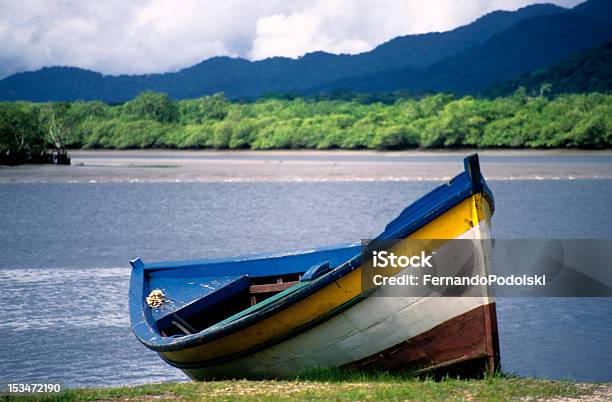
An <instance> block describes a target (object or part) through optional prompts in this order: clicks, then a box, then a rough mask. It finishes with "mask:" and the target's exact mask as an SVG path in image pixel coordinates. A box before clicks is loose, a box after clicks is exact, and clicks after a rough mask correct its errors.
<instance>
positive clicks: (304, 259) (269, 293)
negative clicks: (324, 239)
mask: <svg viewBox="0 0 612 402" xmlns="http://www.w3.org/2000/svg"><path fill="white" fill-rule="evenodd" d="M360 252H361V246H360V245H359V244H353V245H349V246H342V247H337V248H328V249H322V250H311V251H304V252H298V253H291V254H282V255H262V256H255V257H247V258H244V259H237V260H233V261H227V260H225V261H200V262H197V261H190V262H189V263H185V264H180V263H178V264H176V263H174V264H173V265H164V264H163V263H162V264H147V266H146V268H145V270H144V271H145V272H144V276H145V278H144V281H145V284H144V285H145V289H144V290H145V295H146V294H149V292H150V291H152V290H155V289H160V290H161V291H162V292H163V294H164V302H163V303H162V304H161V306H159V307H157V308H154V309H151V314H152V319H153V321H154V322H155V324H156V326H157V332H158V333H159V334H160V335H162V336H164V337H181V336H184V335H190V334H194V333H197V332H200V331H202V330H203V329H206V328H209V327H211V326H213V325H223V324H226V323H228V322H231V321H233V320H237V319H239V318H240V317H242V316H244V315H247V314H250V313H252V312H253V311H254V310H258V309H262V308H265V306H266V305H268V304H270V303H271V302H273V301H274V300H276V299H278V298H280V297H284V296H286V295H287V294H289V293H292V292H293V291H295V290H297V289H299V288H300V287H301V286H303V285H304V284H306V283H307V282H309V281H311V280H313V279H316V278H318V277H319V276H321V275H324V274H325V273H327V272H329V271H331V270H332V269H333V268H335V267H337V266H339V265H340V264H342V263H344V262H346V261H347V260H349V259H351V258H353V257H355V256H356V255H359V253H360Z"/></svg>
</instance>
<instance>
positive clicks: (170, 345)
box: [130, 156, 499, 380]
mask: <svg viewBox="0 0 612 402" xmlns="http://www.w3.org/2000/svg"><path fill="white" fill-rule="evenodd" d="M493 209H494V205H493V197H492V194H491V192H490V190H489V189H488V187H487V186H486V183H485V182H484V180H483V179H482V177H481V175H480V171H479V166H478V158H477V157H476V156H472V157H469V158H467V159H466V160H465V172H464V173H462V174H460V175H458V176H457V177H455V178H454V179H453V180H451V181H450V182H448V183H446V184H444V185H441V186H439V187H437V188H436V189H434V190H433V191H431V192H430V193H429V194H427V195H425V196H424V197H422V198H420V199H419V200H418V201H416V202H415V203H413V204H411V205H410V206H408V207H407V208H406V209H404V211H402V212H401V213H400V215H399V216H398V217H397V218H396V219H394V220H393V221H391V222H390V223H389V224H388V225H387V226H386V227H385V230H384V232H383V233H381V234H380V235H379V236H378V237H377V238H376V239H375V240H381V241H383V242H389V243H385V244H390V245H391V249H390V250H391V251H393V250H395V249H397V250H402V251H404V252H406V253H410V254H405V255H412V256H414V255H416V254H415V252H417V248H418V246H415V244H421V246H422V245H423V241H425V242H429V243H428V244H430V246H431V245H433V247H434V250H435V251H436V252H438V254H437V256H440V255H441V254H440V253H439V252H440V251H443V250H453V244H456V243H453V242H452V240H453V239H466V240H470V241H471V242H470V244H473V245H474V246H475V247H474V248H473V250H472V252H471V253H470V254H469V258H467V259H465V260H461V261H463V262H462V263H459V260H458V259H457V258H459V256H458V255H457V254H452V253H451V254H450V255H451V257H453V258H454V259H453V260H447V262H445V263H443V265H440V268H453V269H454V268H457V269H460V270H463V269H467V268H469V270H470V271H471V272H472V273H476V274H479V275H487V274H488V273H489V256H488V247H489V242H488V241H487V239H490V221H491V215H492V212H493ZM414 241H416V243H414ZM430 241H432V242H430ZM419 242H420V243H419ZM359 249H360V247H359V246H357V245H352V246H348V247H341V248H335V249H321V250H310V251H306V252H302V253H290V254H285V255H270V256H263V257H257V258H237V259H234V260H225V261H220V262H219V261H191V262H179V263H176V264H164V263H153V264H144V263H143V262H142V261H140V260H139V259H137V260H133V261H132V266H133V270H132V278H131V284H130V314H131V315H130V319H131V322H132V329H133V330H134V333H135V334H136V336H137V337H138V339H139V340H140V341H141V342H142V343H143V344H144V345H145V346H147V347H148V348H150V349H152V350H155V351H157V352H158V353H159V355H160V356H161V358H162V359H163V360H165V361H166V362H167V363H168V364H170V365H172V366H175V367H177V368H180V369H181V370H183V371H184V372H185V373H186V374H187V375H189V376H190V377H191V378H193V379H196V380H210V379H220V378H270V377H274V378H281V377H291V376H295V375H298V374H300V373H302V372H304V371H307V370H310V369H320V368H331V367H353V368H363V369H382V370H412V371H426V370H439V369H451V370H449V371H453V370H454V369H456V368H458V367H463V366H466V365H467V366H469V367H470V372H469V374H470V375H474V374H476V375H478V374H482V373H483V372H485V371H487V372H489V373H492V372H493V371H494V370H495V369H496V368H497V365H498V364H499V346H498V340H497V321H496V314H495V300H494V299H493V298H492V297H491V296H490V295H489V290H488V289H487V288H482V287H481V288H479V289H476V291H475V292H470V293H469V297H467V296H466V297H459V296H458V294H457V293H454V294H452V295H451V296H452V297H451V296H446V295H444V296H443V295H438V296H433V293H432V292H431V289H417V290H415V289H409V291H408V292H407V293H402V292H400V293H399V294H398V293H397V292H390V293H389V292H387V290H388V287H384V286H383V287H376V286H372V285H371V284H370V286H367V284H368V283H369V282H368V275H369V274H370V273H372V272H373V271H372V268H373V266H372V264H373V260H372V258H370V257H371V256H369V255H366V254H363V255H362V254H360V253H359ZM422 252H423V248H420V251H418V253H422ZM355 254H356V255H355ZM421 258H423V257H421ZM448 261H451V262H448ZM313 263H314V264H315V265H312V264H313ZM332 267H333V268H332ZM409 269H410V268H405V269H403V270H399V272H397V271H398V270H395V271H393V272H392V273H391V275H398V276H399V275H405V274H406V273H407V272H408V270H409ZM296 273H301V274H303V278H302V279H299V278H298V277H297V276H296V277H295V279H292V280H293V282H291V283H290V284H289V285H288V287H285V289H284V290H282V291H280V293H277V294H275V295H273V296H271V297H268V298H266V299H263V300H257V299H255V300H253V298H251V305H250V307H247V308H244V307H241V306H242V304H240V305H239V306H240V309H239V310H231V309H232V304H231V303H225V302H227V301H228V300H230V299H229V298H228V297H229V296H228V293H229V290H228V289H229V288H230V287H232V286H233V285H232V286H229V285H227V286H225V285H221V287H220V288H218V290H215V291H214V292H213V291H208V290H207V291H206V292H204V291H202V289H200V288H202V287H211V286H210V285H211V284H214V283H215V282H214V281H212V279H211V278H224V279H223V280H224V281H225V282H223V281H221V282H220V283H232V284H236V289H237V290H236V291H237V292H243V293H237V294H238V295H239V296H240V297H243V296H247V297H248V296H249V294H250V293H249V292H251V293H253V292H255V291H260V290H261V288H263V287H265V288H266V289H267V288H276V287H279V284H282V281H283V277H282V275H289V274H290V275H297V274H296ZM319 273H320V274H319ZM279 275H281V276H279ZM184 278H189V280H185V279H184ZM191 278H193V279H191ZM257 278H263V279H265V280H267V281H269V280H270V279H271V278H272V279H275V280H277V282H276V283H272V284H269V283H268V282H265V283H268V284H266V285H261V282H257V280H261V279H257ZM251 281H252V282H251ZM243 282H244V283H243ZM249 284H250V285H249ZM244 286H247V287H246V288H245V289H243V287H244ZM249 286H250V287H249ZM164 287H165V289H166V290H167V291H168V292H169V294H171V295H173V296H172V297H174V298H175V299H172V298H171V299H170V301H171V302H172V303H171V305H172V304H174V303H175V302H176V301H177V300H182V299H180V298H181V297H182V296H185V295H189V294H190V293H189V292H191V291H193V292H195V293H196V294H197V297H196V298H191V297H189V298H188V297H186V296H185V300H186V304H184V305H182V306H179V307H178V308H175V307H172V308H171V311H170V312H169V313H168V315H167V316H166V315H163V316H160V314H159V313H160V311H158V310H159V309H156V308H155V307H150V306H148V305H147V303H146V302H145V299H146V297H145V296H146V295H147V294H149V292H151V291H152V290H153V289H154V288H162V289H164ZM190 289H191V290H190ZM232 289H233V287H232ZM181 292H182V293H181ZM244 292H246V293H244ZM183 293H184V294H183ZM220 294H224V296H223V298H217V299H218V300H217V299H216V297H217V296H218V295H220ZM220 297H221V296H220ZM231 297H234V296H231ZM176 298H178V299H176ZM190 300H193V301H190ZM240 300H242V299H240ZM206 303H217V304H215V306H216V307H215V308H214V309H209V310H203V309H204V307H203V306H206ZM224 303H225V304H224ZM211 305H212V304H211ZM189 309H191V310H189ZM228 310H229V311H228ZM190 311H191V313H190ZM196 313H197V314H200V315H195V314H196ZM210 313H212V314H219V313H222V314H225V316H221V315H220V316H219V317H220V318H215V317H209V316H206V315H205V314H210ZM186 314H191V315H190V316H189V317H187V316H186ZM167 317H169V319H171V320H173V321H172V322H171V323H172V324H173V325H175V326H176V327H179V329H181V330H182V331H183V332H184V333H183V334H177V333H176V330H175V332H174V333H170V332H166V331H167V330H169V329H168V327H164V326H162V325H167V323H166V324H164V323H165V321H164V320H166V318H167ZM186 319H187V321H189V322H190V323H189V324H188V323H187V321H186ZM219 319H220V321H219ZM174 320H176V323H175V321H174ZM207 320H209V321H210V322H212V323H211V324H208V323H207V324H206V325H202V326H201V327H199V326H198V325H199V323H202V322H209V321H207ZM177 323H182V324H181V326H179V325H178V324H177ZM160 326H162V327H160ZM190 328H191V329H192V330H190Z"/></svg>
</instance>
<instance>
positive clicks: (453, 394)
mask: <svg viewBox="0 0 612 402" xmlns="http://www.w3.org/2000/svg"><path fill="white" fill-rule="evenodd" d="M610 392H611V388H610V386H608V385H605V386H604V385H596V384H579V383H572V382H563V381H547V380H536V379H526V378H515V377H507V376H495V377H491V378H487V379H484V380H459V379H451V378H445V379H442V380H441V381H434V380H432V379H417V378H413V377H406V376H398V375H390V374H378V375H371V374H370V375H367V374H360V373H347V374H338V372H327V373H326V372H324V373H315V374H314V375H307V376H304V377H302V378H301V379H295V380H293V381H247V380H236V381H212V382H204V383H193V382H188V383H165V384H151V385H143V386H138V387H120V388H100V389H93V388H91V389H70V390H67V391H65V392H63V393H62V394H60V395H55V396H40V397H37V398H31V397H16V398H14V399H15V400H20V399H23V400H33V399H36V400H41V401H43V400H54V401H85V400H187V401H191V400H207V401H208V400H224V401H234V400H235V401H248V400H264V401H278V400H295V399H298V400H310V399H314V400H478V401H488V400H490V401H499V400H510V399H527V400H535V399H551V398H553V399H556V398H573V399H584V400H594V399H596V398H610V397H612V395H611V394H610Z"/></svg>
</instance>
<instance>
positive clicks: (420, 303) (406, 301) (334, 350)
mask: <svg viewBox="0 0 612 402" xmlns="http://www.w3.org/2000/svg"><path fill="white" fill-rule="evenodd" d="M466 201H467V202H466V203H464V205H459V206H457V207H456V210H455V211H450V212H449V214H448V215H446V216H445V217H441V218H439V219H437V220H436V221H434V222H432V223H430V224H429V225H431V226H430V227H429V228H427V227H425V228H424V229H425V230H424V232H421V233H419V232H417V233H416V234H417V236H416V237H418V238H431V237H434V235H435V236H438V237H443V235H444V234H446V233H448V232H447V231H445V230H444V229H443V228H442V226H443V225H444V224H446V225H450V226H454V227H456V226H455V224H458V222H459V221H461V220H463V221H465V219H463V218H469V219H475V224H474V223H472V224H471V225H470V226H471V228H470V229H468V230H466V231H465V232H463V233H461V234H460V235H459V236H456V237H455V238H456V239H470V240H476V241H477V242H478V240H480V239H488V238H489V237H490V210H489V208H488V204H487V203H486V201H483V200H482V199H481V198H480V197H472V198H471V199H470V200H466ZM465 204H468V205H470V209H471V210H472V211H470V210H469V209H467V208H466V205H465ZM476 208H478V209H479V211H476V212H475V213H473V210H474V209H476ZM457 210H459V211H460V212H459V213H457ZM449 216H450V217H451V218H450V220H451V221H454V222H449ZM447 229H448V228H447ZM411 238H412V237H411ZM479 253H480V255H478V256H477V257H478V258H477V259H476V263H475V265H477V266H478V269H484V270H485V271H488V258H487V257H486V255H485V253H486V249H485V248H480V249H479ZM400 274H401V273H400ZM379 291H382V289H381V290H379ZM379 291H376V292H374V293H373V294H371V295H370V296H368V297H367V298H364V299H362V300H359V301H358V302H356V303H355V304H353V305H351V306H349V307H348V308H346V309H345V310H344V311H342V312H341V313H339V314H336V315H335V316H333V317H331V318H329V319H327V320H325V321H324V322H321V323H319V324H318V325H316V326H314V327H312V328H309V329H308V330H305V331H303V332H302V333H300V334H298V335H295V336H292V337H289V338H288V339H284V340H282V341H280V342H278V343H276V344H272V345H267V346H266V347H265V348H264V349H263V350H257V349H256V348H255V349H253V348H252V349H251V350H250V351H248V350H247V351H246V352H245V353H242V354H237V355H233V356H230V357H228V358H227V359H223V358H222V359H216V360H213V361H209V362H208V363H204V364H199V363H197V362H194V363H188V364H185V365H182V364H176V362H172V364H173V365H175V366H177V367H179V368H181V369H182V370H183V371H184V372H185V373H186V374H187V375H189V377H191V378H192V379H195V380H206V379H211V378H243V377H245V378H271V377H272V378H282V377H290V376H294V375H297V374H299V373H300V372H304V371H307V370H310V369H316V368H321V367H352V368H360V369H381V370H392V371H396V370H415V371H424V370H437V369H444V368H448V369H453V370H454V369H455V368H459V367H461V366H462V365H465V364H466V363H469V371H470V373H471V374H472V373H476V374H478V373H480V374H482V373H483V372H485V371H487V372H492V371H494V370H495V368H496V367H497V365H498V363H499V346H498V341H497V339H498V337H497V320H496V313H495V302H494V299H493V298H492V297H489V296H488V295H486V294H484V295H482V296H481V297H398V296H393V297H388V296H381V295H378V294H377V293H378V292H379ZM235 342H240V338H238V337H236V338H235ZM186 352H187V351H183V352H182V353H181V354H183V357H185V358H187V360H189V356H186V355H185V353H186ZM196 354H197V352H196Z"/></svg>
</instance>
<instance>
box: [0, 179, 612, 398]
mask: <svg viewBox="0 0 612 402" xmlns="http://www.w3.org/2000/svg"><path fill="white" fill-rule="evenodd" d="M437 184H439V183H434V182H419V183H414V182H403V183H393V182H382V183H360V182H348V183H346V182H344V183H218V184H217V183H142V184H110V183H109V184H103V183H99V184H3V185H0V295H1V297H0V300H1V301H0V303H2V308H3V310H4V313H3V318H2V320H1V321H0V338H1V339H2V347H1V348H0V383H7V382H24V381H30V382H31V381H37V382H61V383H63V384H65V385H68V386H91V385H98V386H106V385H117V384H126V383H130V384H135V383H144V382H153V381H165V380H176V379H184V378H185V377H184V376H183V375H182V374H181V372H180V371H179V370H176V369H173V368H171V367H169V366H166V365H165V364H164V363H162V361H161V360H160V359H159V358H158V357H157V355H156V354H155V353H152V352H150V351H148V350H147V349H145V348H144V347H143V346H141V345H140V344H139V343H138V342H137V341H136V339H135V338H134V336H133V335H132V333H131V330H130V328H129V319H128V313H127V288H128V280H129V270H130V268H129V264H128V261H129V260H130V259H131V258H133V257H136V256H140V257H142V258H143V259H144V260H145V261H153V260H167V259H189V258H199V257H221V256H227V255H235V254H247V253H257V252H264V251H276V250H289V249H295V248H309V247H312V246H317V245H323V244H328V243H345V242H351V241H355V240H359V239H361V238H368V237H373V236H375V235H376V234H377V233H378V232H379V231H381V230H382V229H383V226H384V224H385V223H386V221H388V220H389V219H390V218H392V217H394V216H395V215H396V214H397V213H398V212H399V211H400V210H401V209H402V208H403V207H404V206H405V205H407V204H408V203H410V202H411V201H413V200H415V199H416V198H418V197H419V196H420V195H422V194H423V193H425V192H426V191H428V190H430V189H431V188H433V187H434V186H435V185H437ZM490 184H491V187H492V190H493V192H494V193H495V196H496V199H497V212H496V214H495V216H494V224H493V227H494V235H495V236H496V237H499V238H612V216H611V214H610V212H611V205H612V181H601V180H599V181H587V180H580V181H524V182H521V181H500V182H491V183H490ZM498 316H499V327H500V342H501V353H502V364H503V368H504V370H505V371H508V372H517V373H519V374H522V375H535V376H542V377H549V378H574V379H578V380H603V381H612V362H611V360H610V356H612V336H611V334H612V299H543V298H540V299H518V298H515V299H502V300H498ZM0 385H1V384H0Z"/></svg>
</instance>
